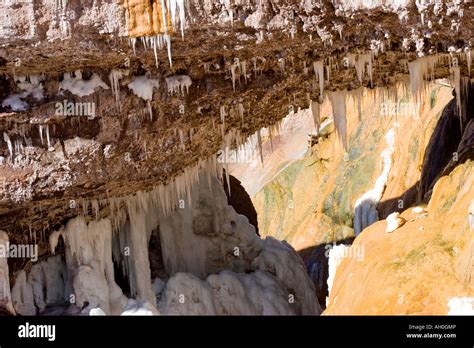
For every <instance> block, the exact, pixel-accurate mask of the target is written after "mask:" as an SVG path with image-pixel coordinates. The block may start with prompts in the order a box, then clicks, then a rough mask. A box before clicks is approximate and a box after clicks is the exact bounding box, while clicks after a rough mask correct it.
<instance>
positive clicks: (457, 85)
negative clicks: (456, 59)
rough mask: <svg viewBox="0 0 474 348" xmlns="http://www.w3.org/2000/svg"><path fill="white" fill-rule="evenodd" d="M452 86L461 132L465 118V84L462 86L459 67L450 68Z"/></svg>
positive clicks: (462, 81)
mask: <svg viewBox="0 0 474 348" xmlns="http://www.w3.org/2000/svg"><path fill="white" fill-rule="evenodd" d="M450 70H451V74H452V84H453V85H454V91H455V92H456V106H457V109H458V114H459V122H460V126H461V131H462V130H463V124H464V123H465V120H466V118H467V105H466V102H467V101H466V99H467V98H466V95H467V84H464V80H463V78H462V77H461V69H460V67H459V66H453V67H451V69H450Z"/></svg>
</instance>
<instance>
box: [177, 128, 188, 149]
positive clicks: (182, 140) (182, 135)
mask: <svg viewBox="0 0 474 348" xmlns="http://www.w3.org/2000/svg"><path fill="white" fill-rule="evenodd" d="M179 142H180V143H181V149H182V150H183V151H184V149H186V146H184V133H183V131H182V130H181V129H179Z"/></svg>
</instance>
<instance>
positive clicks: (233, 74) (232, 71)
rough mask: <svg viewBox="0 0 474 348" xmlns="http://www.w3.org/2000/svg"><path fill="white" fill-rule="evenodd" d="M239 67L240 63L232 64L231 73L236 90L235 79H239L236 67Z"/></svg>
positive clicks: (233, 86)
mask: <svg viewBox="0 0 474 348" xmlns="http://www.w3.org/2000/svg"><path fill="white" fill-rule="evenodd" d="M237 67H238V63H235V64H232V65H231V66H230V74H231V77H232V88H233V89H234V91H235V81H236V79H237V77H236V71H235V69H237Z"/></svg>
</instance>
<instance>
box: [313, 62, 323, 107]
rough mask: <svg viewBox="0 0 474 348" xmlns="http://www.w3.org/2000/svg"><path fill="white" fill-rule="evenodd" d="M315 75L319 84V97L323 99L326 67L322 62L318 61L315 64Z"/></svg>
mask: <svg viewBox="0 0 474 348" xmlns="http://www.w3.org/2000/svg"><path fill="white" fill-rule="evenodd" d="M313 68H314V74H315V75H316V79H317V80H318V82H319V97H320V99H321V100H322V99H323V92H324V65H323V62H322V61H320V60H319V61H316V62H314V63H313Z"/></svg>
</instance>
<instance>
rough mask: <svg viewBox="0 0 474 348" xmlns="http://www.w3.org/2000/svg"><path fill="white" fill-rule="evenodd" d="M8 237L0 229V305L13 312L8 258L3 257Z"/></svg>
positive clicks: (7, 247)
mask: <svg viewBox="0 0 474 348" xmlns="http://www.w3.org/2000/svg"><path fill="white" fill-rule="evenodd" d="M9 244H10V242H9V238H8V234H7V233H6V232H4V231H0V249H1V250H2V251H3V254H4V255H1V257H0V307H3V308H5V309H6V310H8V311H9V312H11V313H12V314H15V310H14V309H13V305H12V297H11V294H10V277H9V275H10V273H9V270H8V262H7V261H8V258H7V257H5V254H6V252H7V250H9Z"/></svg>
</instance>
